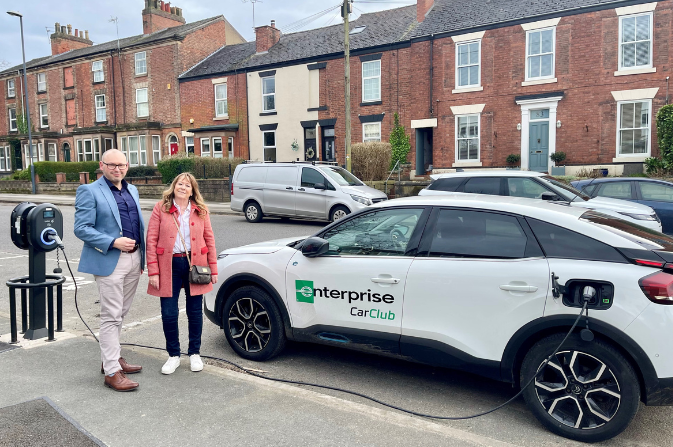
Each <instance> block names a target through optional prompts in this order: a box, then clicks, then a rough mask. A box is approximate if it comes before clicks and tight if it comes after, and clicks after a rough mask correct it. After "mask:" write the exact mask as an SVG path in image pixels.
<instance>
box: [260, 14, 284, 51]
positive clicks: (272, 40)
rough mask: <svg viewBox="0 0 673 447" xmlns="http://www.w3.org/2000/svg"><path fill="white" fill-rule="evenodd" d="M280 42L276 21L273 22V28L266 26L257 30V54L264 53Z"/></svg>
mask: <svg viewBox="0 0 673 447" xmlns="http://www.w3.org/2000/svg"><path fill="white" fill-rule="evenodd" d="M279 40H280V30H279V29H278V28H276V21H275V20H272V21H271V26H269V25H264V26H258V27H257V28H255V43H256V45H257V52H258V53H264V52H266V51H269V49H270V48H271V47H272V46H274V45H275V44H276V43H277V42H278V41H279Z"/></svg>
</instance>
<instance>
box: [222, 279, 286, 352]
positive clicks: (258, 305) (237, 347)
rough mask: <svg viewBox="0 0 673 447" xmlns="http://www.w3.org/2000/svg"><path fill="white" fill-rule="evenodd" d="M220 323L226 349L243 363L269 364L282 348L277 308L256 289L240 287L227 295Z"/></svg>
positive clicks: (279, 318)
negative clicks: (234, 353) (257, 362)
mask: <svg viewBox="0 0 673 447" xmlns="http://www.w3.org/2000/svg"><path fill="white" fill-rule="evenodd" d="M222 319H223V320H224V321H223V325H222V327H223V328H224V334H225V335H226V337H227V341H228V342H229V345H231V347H232V349H233V350H234V351H236V353H237V354H238V355H240V356H241V357H243V358H244V359H248V360H255V361H263V360H268V359H270V358H272V357H275V356H276V355H278V354H280V352H281V351H282V350H283V348H284V347H285V332H284V328H283V320H282V318H281V316H280V312H279V311H278V307H277V306H276V303H274V302H273V299H272V298H271V297H270V296H269V295H268V294H267V293H266V292H265V291H263V290H262V289H260V288H258V287H254V286H246V287H241V288H240V289H237V290H236V291H235V292H234V293H232V294H231V295H229V298H227V301H225V303H224V308H223V311H222Z"/></svg>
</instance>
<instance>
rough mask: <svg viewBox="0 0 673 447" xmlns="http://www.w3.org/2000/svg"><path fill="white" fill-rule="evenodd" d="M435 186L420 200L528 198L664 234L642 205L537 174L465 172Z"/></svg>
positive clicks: (437, 177) (438, 177)
mask: <svg viewBox="0 0 673 447" xmlns="http://www.w3.org/2000/svg"><path fill="white" fill-rule="evenodd" d="M430 178H431V179H433V182H432V183H431V184H430V186H428V187H427V188H425V189H422V190H421V191H420V192H419V193H418V195H419V196H434V195H446V194H461V193H471V194H490V195H494V196H509V197H526V198H530V199H543V200H547V201H552V202H566V203H569V204H570V206H577V207H580V208H586V209H592V210H596V211H599V212H601V213H605V214H609V215H611V216H613V217H619V218H620V219H624V220H628V221H631V222H633V223H636V224H638V225H642V226H644V227H647V228H651V229H653V230H656V231H661V230H662V227H661V220H659V217H657V213H655V212H654V210H653V209H652V208H651V207H649V206H647V205H643V204H640V203H635V202H630V201H628V200H621V199H612V198H609V197H593V198H592V197H591V196H589V195H587V194H584V193H583V192H580V191H578V190H577V189H575V188H574V187H573V186H571V185H568V184H566V183H563V182H560V181H558V180H556V179H555V178H554V177H551V176H550V175H547V174H544V173H542V172H534V171H513V170H512V171H509V170H508V171H465V172H455V173H450V174H433V175H431V176H430Z"/></svg>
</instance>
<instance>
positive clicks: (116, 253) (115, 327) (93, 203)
mask: <svg viewBox="0 0 673 447" xmlns="http://www.w3.org/2000/svg"><path fill="white" fill-rule="evenodd" d="M100 169H101V170H102V171H103V177H101V178H100V179H98V180H97V181H95V182H94V183H91V184H89V185H82V186H80V187H79V188H77V197H76V199H75V236H77V237H78V238H79V239H81V240H82V241H84V247H83V248H82V256H81V257H80V261H79V268H78V271H80V272H82V273H90V274H92V275H94V278H95V280H96V285H97V286H98V293H99V295H100V319H101V323H100V331H99V339H100V349H101V359H102V361H103V365H102V367H101V372H104V373H105V386H108V387H110V388H112V389H113V390H115V391H132V390H135V389H136V388H138V383H137V382H134V381H132V380H130V379H128V378H127V377H126V374H133V373H138V372H140V371H141V370H142V367H141V366H136V365H129V364H128V363H126V361H125V360H124V359H123V358H122V357H121V346H120V345H119V338H120V336H121V331H122V322H123V321H124V317H125V316H126V314H127V313H128V311H129V309H130V308H131V303H132V302H133V297H134V295H135V293H136V288H137V287H138V282H139V280H140V276H141V274H142V272H143V267H144V265H145V238H144V236H143V235H144V233H145V225H144V222H143V216H142V213H141V210H140V200H139V197H138V190H137V189H136V187H135V186H133V185H129V184H128V183H127V182H126V180H124V176H125V175H126V171H127V170H128V163H127V161H126V156H125V155H124V153H123V152H121V151H118V150H116V149H111V150H108V151H106V152H105V153H104V154H103V158H102V160H101V162H100Z"/></svg>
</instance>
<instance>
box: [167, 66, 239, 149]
mask: <svg viewBox="0 0 673 447" xmlns="http://www.w3.org/2000/svg"><path fill="white" fill-rule="evenodd" d="M226 78H227V109H228V111H229V119H227V120H214V118H215V88H214V87H213V82H212V78H207V79H199V80H196V81H187V82H182V83H180V102H181V106H180V110H181V114H182V129H183V130H185V131H187V130H189V129H195V128H200V127H204V126H216V125H222V124H234V123H238V125H239V130H238V132H236V135H235V136H234V156H235V157H241V158H245V159H246V160H247V159H250V150H249V147H248V100H247V88H246V75H245V73H241V74H238V75H230V76H227V77H226ZM190 120H194V122H193V123H190ZM198 139H199V134H198V133H196V134H195V136H194V150H195V153H196V154H197V155H199V154H200V151H201V148H200V144H199V141H198ZM223 141H224V140H223ZM211 151H212V149H211Z"/></svg>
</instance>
